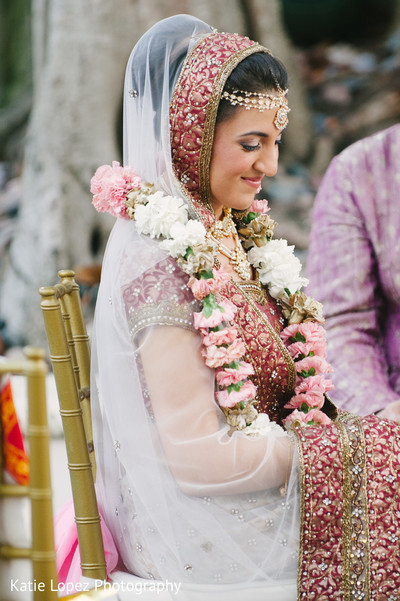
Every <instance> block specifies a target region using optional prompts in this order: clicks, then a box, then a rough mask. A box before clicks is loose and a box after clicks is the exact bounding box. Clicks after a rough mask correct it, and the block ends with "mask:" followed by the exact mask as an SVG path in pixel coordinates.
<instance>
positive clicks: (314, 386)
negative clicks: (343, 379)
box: [294, 374, 334, 394]
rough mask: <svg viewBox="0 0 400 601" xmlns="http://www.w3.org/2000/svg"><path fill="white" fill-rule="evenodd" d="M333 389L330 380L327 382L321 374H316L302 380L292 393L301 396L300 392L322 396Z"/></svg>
mask: <svg viewBox="0 0 400 601" xmlns="http://www.w3.org/2000/svg"><path fill="white" fill-rule="evenodd" d="M333 388H334V386H333V384H332V382H331V380H327V379H326V378H325V376H324V375H323V374H318V375H316V376H310V377H309V378H304V379H302V380H301V382H300V383H299V384H298V385H297V386H296V388H295V389H294V392H295V394H301V393H302V392H307V393H312V394H316V393H319V394H324V393H325V392H328V391H329V390H332V389H333Z"/></svg>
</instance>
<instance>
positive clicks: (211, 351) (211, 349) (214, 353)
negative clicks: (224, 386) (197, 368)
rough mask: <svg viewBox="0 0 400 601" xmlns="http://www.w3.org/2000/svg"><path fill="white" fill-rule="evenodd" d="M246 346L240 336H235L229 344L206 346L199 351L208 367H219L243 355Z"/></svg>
mask: <svg viewBox="0 0 400 601" xmlns="http://www.w3.org/2000/svg"><path fill="white" fill-rule="evenodd" d="M245 351H246V347H245V346H244V343H243V341H242V340H241V339H240V338H236V339H235V340H234V341H233V342H232V344H230V345H229V346H227V347H226V346H216V345H214V344H213V345H212V346H206V347H204V348H203V349H202V351H201V353H202V355H203V357H204V358H205V363H206V365H208V367H212V368H215V367H221V366H222V365H227V364H228V363H231V362H232V361H237V360H238V359H240V357H242V356H243V355H244V353H245Z"/></svg>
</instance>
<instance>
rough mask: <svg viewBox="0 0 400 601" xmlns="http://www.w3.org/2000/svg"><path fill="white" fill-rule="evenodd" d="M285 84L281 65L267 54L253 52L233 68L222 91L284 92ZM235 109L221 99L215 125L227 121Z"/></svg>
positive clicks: (284, 70)
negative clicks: (278, 90)
mask: <svg viewBox="0 0 400 601" xmlns="http://www.w3.org/2000/svg"><path fill="white" fill-rule="evenodd" d="M287 84H288V75H287V72H286V69H285V67H284V66H283V64H282V63H281V62H280V61H279V60H278V59H277V58H275V57H274V56H272V55H271V54H268V53H267V52H255V53H254V54H251V55H250V56H247V57H246V58H245V59H243V60H242V62H241V63H239V64H238V66H237V67H235V69H234V70H233V71H232V73H231V74H230V76H229V77H228V79H227V81H226V84H225V87H224V90H223V91H224V92H225V91H227V92H230V93H232V92H233V91H234V90H243V91H245V92H267V91H271V90H277V89H278V86H280V87H281V88H282V90H285V89H286V88H287ZM236 108H237V107H236V106H232V105H231V104H230V102H229V101H228V100H225V99H222V100H221V102H220V103H219V107H218V113H217V123H220V122H221V121H224V120H225V119H228V118H229V117H230V116H231V115H232V114H233V113H234V112H235V110H236Z"/></svg>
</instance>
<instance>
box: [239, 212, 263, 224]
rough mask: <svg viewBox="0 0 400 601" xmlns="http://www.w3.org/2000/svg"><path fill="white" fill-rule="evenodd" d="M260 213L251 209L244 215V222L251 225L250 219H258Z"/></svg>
mask: <svg viewBox="0 0 400 601" xmlns="http://www.w3.org/2000/svg"><path fill="white" fill-rule="evenodd" d="M259 215H260V213H254V212H253V211H250V212H249V213H247V215H245V216H244V217H243V223H245V224H246V225H249V223H250V221H253V219H256V218H257V217H258V216H259Z"/></svg>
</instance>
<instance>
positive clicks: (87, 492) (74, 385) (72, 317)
mask: <svg viewBox="0 0 400 601" xmlns="http://www.w3.org/2000/svg"><path fill="white" fill-rule="evenodd" d="M58 274H59V277H60V282H59V283H57V284H56V285H54V286H51V287H43V288H40V290H39V293H40V295H41V297H42V299H41V303H40V305H41V308H42V312H43V318H44V323H45V328H46V334H47V340H48V345H49V351H50V360H51V363H52V366H53V372H54V378H55V381H56V387H57V394H58V400H59V405H60V413H61V418H62V424H63V430H64V437H65V444H66V449H67V457H68V468H69V473H70V479H71V488H72V496H73V502H74V511H75V521H76V526H77V530H78V544H79V549H80V554H81V569H82V575H83V576H84V577H87V578H91V579H95V580H105V579H106V562H105V557H104V547H103V538H102V534H101V527H100V516H99V510H98V506H97V501H96V492H95V488H94V482H95V478H96V464H95V456H94V449H93V438H92V427H91V415H90V348H89V338H88V335H87V332H86V326H85V323H84V320H83V315H82V308H81V303H80V296H79V286H78V284H77V283H76V282H75V279H74V278H75V273H74V272H73V271H71V270H62V271H59V273H58Z"/></svg>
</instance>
